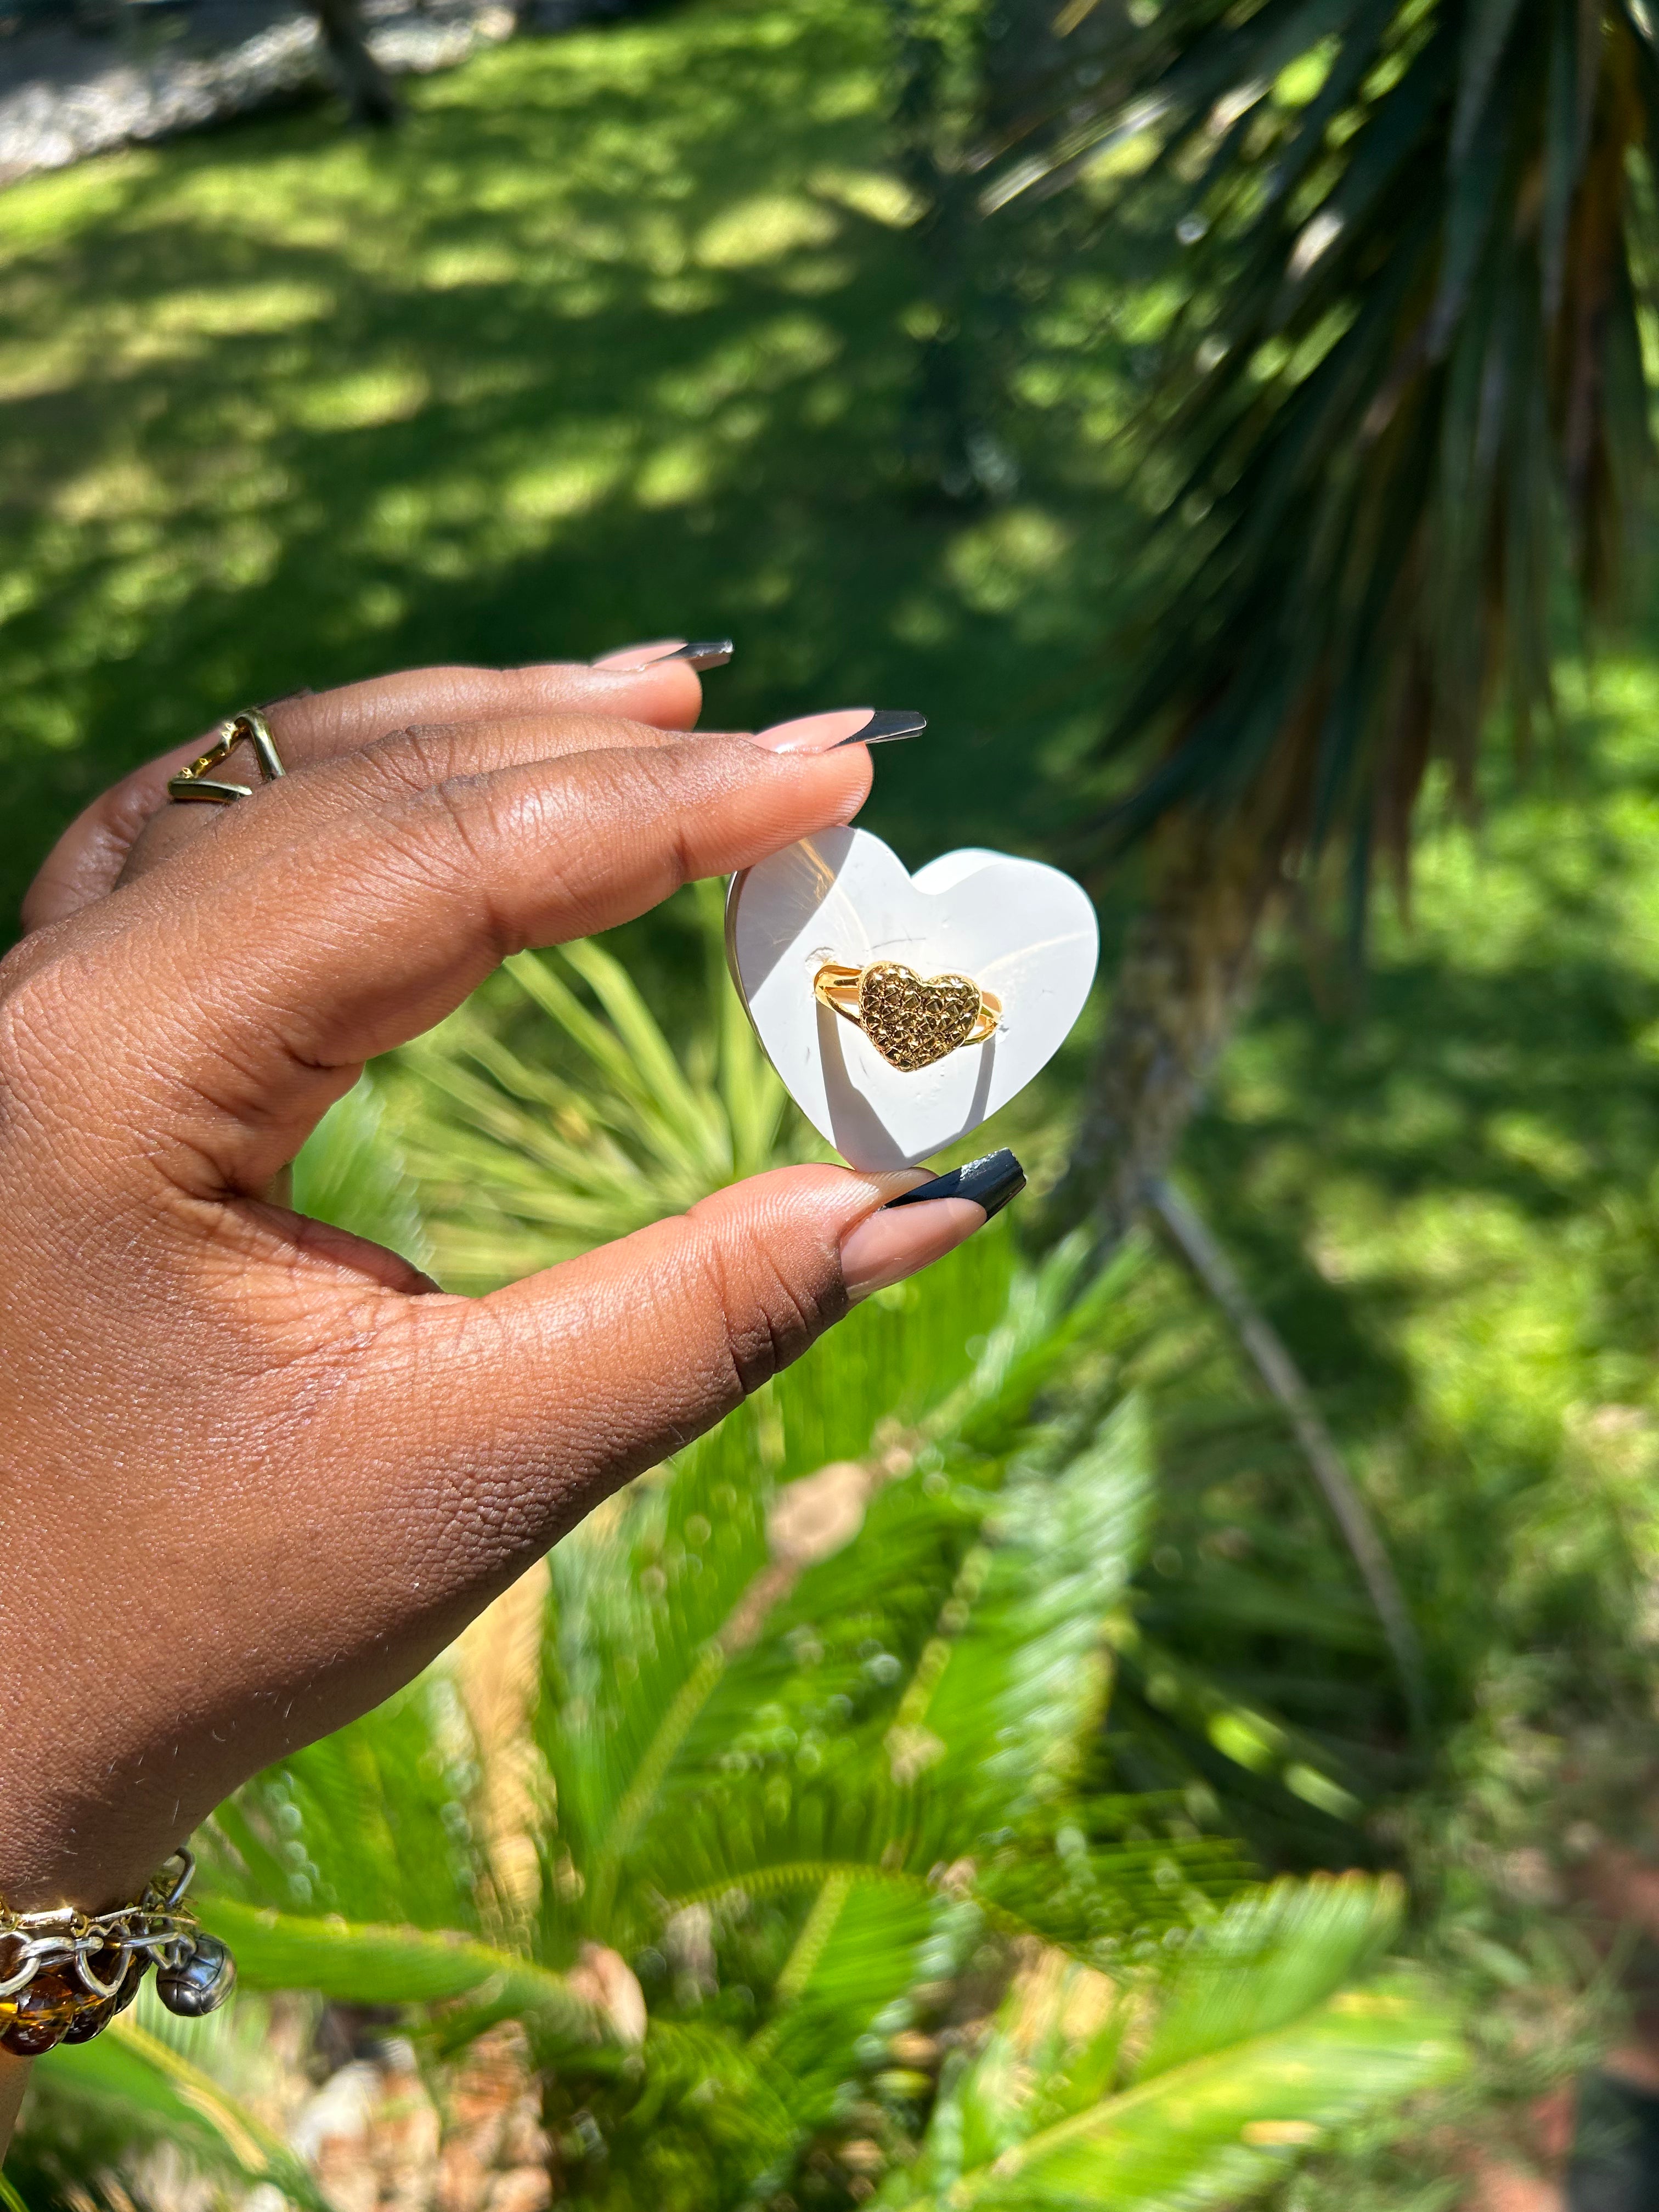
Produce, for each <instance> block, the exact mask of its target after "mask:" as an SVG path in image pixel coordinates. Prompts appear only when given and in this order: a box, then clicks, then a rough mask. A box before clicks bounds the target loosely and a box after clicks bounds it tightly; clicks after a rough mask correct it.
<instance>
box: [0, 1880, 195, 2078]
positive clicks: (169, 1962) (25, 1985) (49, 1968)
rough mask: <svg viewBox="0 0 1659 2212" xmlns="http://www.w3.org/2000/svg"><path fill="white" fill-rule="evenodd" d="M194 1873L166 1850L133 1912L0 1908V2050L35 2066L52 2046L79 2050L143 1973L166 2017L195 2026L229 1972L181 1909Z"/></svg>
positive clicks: (127, 2000) (126, 1908) (122, 2004)
mask: <svg viewBox="0 0 1659 2212" xmlns="http://www.w3.org/2000/svg"><path fill="white" fill-rule="evenodd" d="M195 1872H196V1861H195V1858H194V1857H192V1855H191V1853H190V1852H189V1851H187V1850H178V1851H175V1852H174V1854H173V1857H172V1858H170V1859H169V1860H168V1861H167V1865H166V1866H165V1867H163V1868H162V1869H161V1873H160V1874H158V1875H155V1877H154V1878H153V1879H152V1880H151V1881H149V1883H148V1884H147V1885H146V1887H145V1889H144V1893H143V1896H142V1897H141V1898H140V1899H138V1900H137V1903H136V1904H134V1905H118V1906H117V1907H116V1908H115V1909H114V1911H110V1912H99V1913H85V1912H82V1911H78V1910H77V1909H76V1907H75V1906H74V1905H58V1906H57V1907H55V1908H54V1909H53V1910H52V1911H46V1912H11V1911H8V1910H7V1909H6V1906H5V1904H4V1901H3V1899H0V2051H9V2052H10V2053H11V2055H12V2056H13V2057H15V2058H36V2057H40V2054H41V2052H42V2051H50V2050H52V2048H53V2047H54V2045H57V2044H59V2043H89V2042H90V2041H91V2039H92V2038H93V2037H94V2035H97V2034H99V2033H100V2032H101V2031H102V2030H103V2029H104V2028H106V2027H108V2026H109V2024H110V2022H111V2021H112V2020H113V2019H114V2017H115V2015H116V2014H117V2013H118V2012H124V2011H125V2009H126V2008H127V2006H128V2005H130V2004H131V2002H132V2001H133V1999H134V1998H135V1997H136V1996H137V1994H138V1988H139V1984H141V1983H142V1982H143V1978H144V1976H145V1974H146V1973H148V1972H149V1969H150V1967H151V1966H155V1967H156V1968H157V1969H158V1972H157V1973H156V1977H155V1990H156V1994H157V1996H159V1997H160V1998H161V2002H162V2003H163V2004H164V2005H165V2006H166V2007H167V2010H168V2011H169V2012H175V2013H179V2014H182V2015H185V2017H187V2018H190V2019H196V2018H198V2017H199V2016H200V2015H202V2014H204V2013H209V2012H212V2011H214V2010H216V2008H217V2007H218V2006H220V2005H222V2003H223V2002H224V2001H225V1999H226V1998H227V1997H228V1996H229V1995H230V1993H231V1991H232V1990H234V1988H235V1986H236V1965H235V1961H234V1960H233V1959H232V1957H231V1955H230V1953H229V1952H228V1950H227V1949H226V1948H225V1946H224V1945H223V1944H222V1942H220V1941H219V1939H218V1937H217V1936H210V1935H208V1934H207V1933H206V1932H205V1931H204V1929H203V1927H202V1925H201V1923H200V1922H199V1921H198V1920H197V1917H196V1915H195V1913H194V1912H193V1911H191V1908H190V1907H189V1906H188V1905H185V1903H184V1902H183V1899H184V1894H185V1891H186V1890H187V1889H188V1888H189V1887H190V1884H191V1877H192V1876H193V1875H194V1874H195Z"/></svg>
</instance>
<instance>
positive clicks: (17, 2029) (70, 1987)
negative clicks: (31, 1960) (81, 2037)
mask: <svg viewBox="0 0 1659 2212" xmlns="http://www.w3.org/2000/svg"><path fill="white" fill-rule="evenodd" d="M70 1972H71V1970H70V1969H69V1968H67V1967H63V1966H43V1967H42V1968H41V1970H40V1972H39V1973H38V1974H37V1975H36V1976H35V1978H34V1979H33V1981H32V1982H31V1983H30V1984H29V1985H28V1987H27V1989H26V1990H18V1992H17V1994H16V1996H10V1997H3V1998H0V2051H10V2052H11V2054H12V2056H13V2057H14V2058H38V2057H40V2054H41V2052H42V2051H50V2050H51V2049H52V2047H53V2045H55V2044H58V2043H61V2042H62V2041H63V2039H64V2032H65V2030H66V2029H67V2028H68V2027H70V2024H71V2023H72V2021H74V2019H75V2016H76V2013H78V2012H79V2011H80V2009H81V2003H80V2000H81V1999H82V1998H84V1997H85V1996H87V1994H88V1993H87V1991H85V1990H82V1989H80V1987H79V1984H77V1983H75V1982H73V1981H71V1979H70Z"/></svg>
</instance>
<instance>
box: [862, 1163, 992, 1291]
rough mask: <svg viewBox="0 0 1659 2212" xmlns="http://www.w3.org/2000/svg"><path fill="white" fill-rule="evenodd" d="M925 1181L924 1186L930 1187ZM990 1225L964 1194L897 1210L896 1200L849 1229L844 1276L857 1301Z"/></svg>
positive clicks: (900, 1278)
mask: <svg viewBox="0 0 1659 2212" xmlns="http://www.w3.org/2000/svg"><path fill="white" fill-rule="evenodd" d="M922 1188H923V1189H924V1190H927V1189H930V1188H932V1186H931V1185H930V1184H927V1183H924V1184H923V1185H922ZM984 1226H985V1214H984V1212H983V1211H982V1209H981V1207H979V1206H970V1205H969V1202H968V1200H966V1199H965V1198H952V1197H951V1196H949V1195H948V1194H947V1195H945V1203H944V1204H943V1205H942V1206H918V1207H916V1208H915V1211H914V1212H909V1213H896V1212H894V1211H893V1208H892V1206H883V1207H881V1208H880V1209H879V1210H878V1212H875V1213H872V1214H867V1215H866V1217H865V1218H864V1219H863V1220H862V1221H860V1224H859V1225H858V1227H857V1228H856V1229H854V1230H852V1231H849V1232H848V1236H847V1237H846V1240H845V1242H844V1243H842V1248H841V1279H842V1282H843V1283H844V1284H845V1285H846V1288H847V1295H848V1298H849V1299H850V1300H851V1301H852V1303H853V1304H854V1305H856V1304H858V1302H859V1300H860V1298H867V1297H869V1295H870V1293H871V1292H872V1291H884V1290H885V1289H886V1288H887V1286H888V1285H889V1284H890V1283H902V1281H903V1280H904V1279H905V1277H906V1276H907V1275H914V1274H915V1273H917V1272H918V1271H919V1270H920V1269H921V1268H923V1267H930V1266H931V1265H932V1264H933V1261H935V1260H942V1259H943V1258H944V1257H945V1254H946V1253H947V1252H953V1251H955V1249H956V1248H957V1245H958V1244H963V1243H966V1242H967V1240H968V1239H969V1237H971V1236H972V1235H973V1233H974V1231H975V1230H976V1229H983V1228H984Z"/></svg>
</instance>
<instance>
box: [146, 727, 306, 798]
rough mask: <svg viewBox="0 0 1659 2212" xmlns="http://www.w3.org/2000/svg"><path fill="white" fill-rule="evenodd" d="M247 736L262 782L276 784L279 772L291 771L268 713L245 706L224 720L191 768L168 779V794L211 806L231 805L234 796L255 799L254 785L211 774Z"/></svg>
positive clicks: (281, 773)
mask: <svg viewBox="0 0 1659 2212" xmlns="http://www.w3.org/2000/svg"><path fill="white" fill-rule="evenodd" d="M243 738H246V739H247V742H248V743H249V744H251V745H252V748H253V757H254V759H255V760H256V761H257V762H258V766H259V781H261V782H262V783H275V782H276V779H277V777H278V776H279V775H286V774H287V773H288V771H287V769H284V768H283V759H282V755H281V754H280V753H279V752H278V751H277V750H276V741H275V740H274V739H273V738H272V737H271V734H270V727H269V726H268V725H267V723H266V721H265V718H264V715H263V714H261V713H260V712H259V709H258V708H257V707H244V708H242V710H241V712H240V714H232V715H231V716H230V717H229V718H228V720H226V721H222V722H221V723H220V725H219V726H218V728H217V729H216V731H215V732H214V733H213V743H212V744H210V746H209V747H208V749H207V750H206V751H205V752H204V753H203V754H202V755H201V757H199V758H198V759H197V760H193V761H191V763H190V766H189V767H188V768H181V769H179V773H178V774H177V775H170V776H169V777H168V778H167V797H168V798H169V799H180V800H186V799H197V800H199V801H201V802H202V803H203V804H204V805H209V806H228V805H230V803H231V801H232V800H233V799H252V796H253V791H252V786H251V785H249V784H246V783H216V782H215V781H213V780H212V779H211V778H210V776H209V775H208V770H209V769H210V768H217V767H218V765H219V763H220V762H221V761H222V760H226V759H228V757H229V756H230V755H231V754H232V753H233V752H234V750H236V748H237V746H238V745H240V744H241V742H242V740H243Z"/></svg>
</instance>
